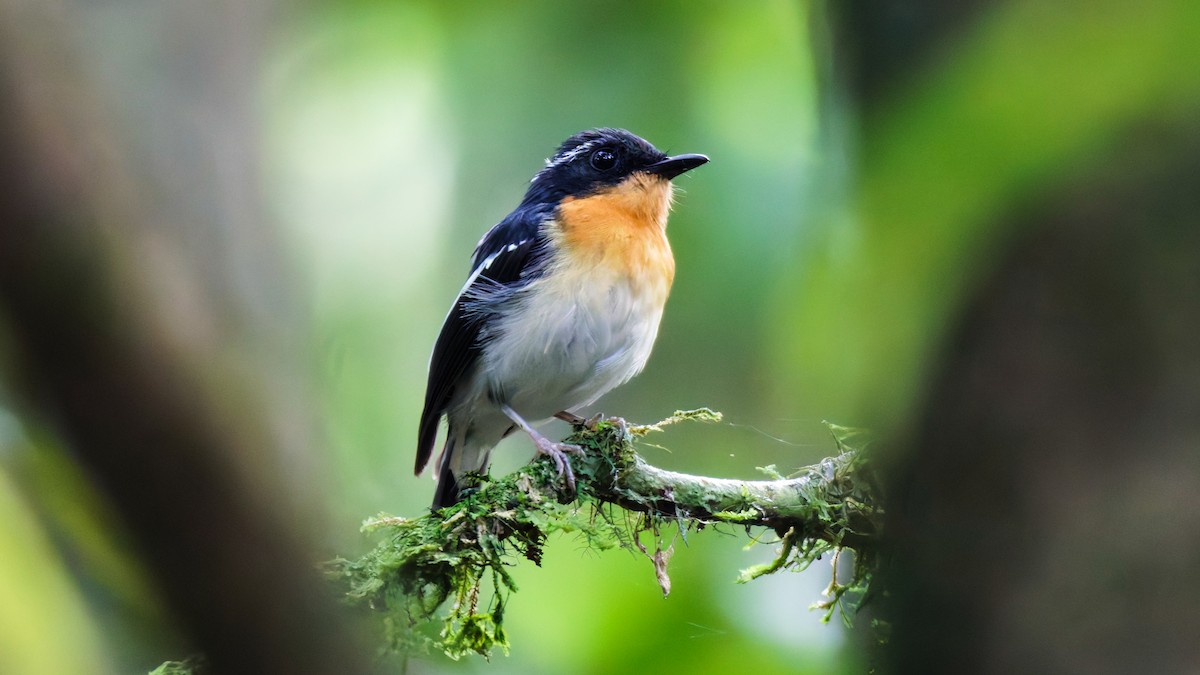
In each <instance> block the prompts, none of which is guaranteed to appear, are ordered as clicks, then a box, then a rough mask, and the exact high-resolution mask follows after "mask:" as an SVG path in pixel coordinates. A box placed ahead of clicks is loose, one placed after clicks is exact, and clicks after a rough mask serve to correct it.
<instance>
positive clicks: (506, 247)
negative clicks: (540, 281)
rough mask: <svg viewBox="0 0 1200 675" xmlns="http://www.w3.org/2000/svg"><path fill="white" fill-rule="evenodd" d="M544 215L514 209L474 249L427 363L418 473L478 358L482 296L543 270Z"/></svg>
mask: <svg viewBox="0 0 1200 675" xmlns="http://www.w3.org/2000/svg"><path fill="white" fill-rule="evenodd" d="M543 218H544V215H543V214H542V213H540V212H526V211H522V210H518V211H515V212H513V213H512V214H511V215H509V217H508V218H505V219H504V220H503V221H501V222H500V224H498V225H496V226H495V227H493V228H492V229H491V230H489V231H488V233H487V234H485V235H484V236H483V239H481V240H480V242H479V245H478V246H477V247H476V249H475V256H474V262H475V264H474V266H473V270H472V272H471V277H470V281H469V282H468V283H467V285H466V286H465V287H463V290H462V292H461V293H459V294H458V298H457V299H455V301H454V306H453V307H451V308H450V313H449V314H447V315H446V322H445V323H444V324H442V332H441V334H440V335H438V339H437V342H436V343H435V344H434V346H433V356H432V358H431V359H430V361H429V383H428V385H427V386H426V389H425V409H424V410H423V411H422V413H421V423H420V426H419V427H418V438H417V462H416V473H417V474H418V475H419V474H420V473H421V471H422V470H424V468H425V465H426V464H428V463H429V458H430V456H432V454H433V445H434V442H435V441H436V440H437V427H438V422H439V421H440V420H441V419H442V415H444V414H445V413H446V408H447V407H448V406H449V405H450V401H451V399H452V398H453V397H454V391H455V389H456V388H457V387H458V386H459V384H460V383H461V382H462V380H463V377H464V376H465V375H466V374H467V373H468V372H469V371H470V370H471V367H472V366H474V365H475V364H476V362H477V361H478V360H479V354H480V350H481V345H480V331H481V328H482V327H483V325H484V323H486V322H487V320H488V318H489V315H488V312H487V311H486V309H485V308H481V307H480V305H481V304H482V303H481V302H480V298H481V297H497V295H498V292H500V293H502V292H503V291H505V290H511V289H515V288H519V287H521V286H523V285H524V284H526V283H529V282H530V281H532V280H533V279H534V278H536V277H537V275H539V274H540V273H541V271H542V267H543V265H542V264H541V263H542V262H543V261H542V258H543V257H544V255H543V254H544V252H545V238H544V236H543V235H542V234H541V232H540V225H541V221H542V220H543Z"/></svg>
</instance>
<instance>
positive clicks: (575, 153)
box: [546, 138, 605, 168]
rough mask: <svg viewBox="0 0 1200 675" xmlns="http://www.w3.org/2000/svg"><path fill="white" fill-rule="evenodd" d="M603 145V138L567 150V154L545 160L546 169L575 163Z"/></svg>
mask: <svg viewBox="0 0 1200 675" xmlns="http://www.w3.org/2000/svg"><path fill="white" fill-rule="evenodd" d="M604 143H605V139H603V138H597V139H594V140H591V141H588V142H587V143H584V144H583V145H581V146H579V147H577V148H574V149H572V150H568V151H567V152H564V153H562V154H561V155H557V156H555V157H552V158H551V159H548V160H546V167H547V168H552V167H556V166H562V165H563V164H570V163H571V162H573V161H575V160H576V159H578V158H579V157H581V156H583V155H586V154H587V153H588V152H590V151H592V150H594V149H595V148H596V147H597V146H601V145H604Z"/></svg>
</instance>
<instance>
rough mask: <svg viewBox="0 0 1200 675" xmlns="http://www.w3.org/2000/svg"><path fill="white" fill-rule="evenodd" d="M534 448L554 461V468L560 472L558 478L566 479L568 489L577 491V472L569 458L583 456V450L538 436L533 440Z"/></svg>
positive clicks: (576, 446)
mask: <svg viewBox="0 0 1200 675" xmlns="http://www.w3.org/2000/svg"><path fill="white" fill-rule="evenodd" d="M533 444H534V446H536V447H537V451H538V452H539V453H541V454H543V455H547V456H548V457H550V459H551V460H553V461H554V468H555V469H557V470H558V477H559V478H565V479H566V481H567V487H568V488H570V490H571V492H574V491H575V472H574V471H573V470H571V460H569V459H568V458H567V455H568V454H569V453H573V454H577V455H582V454H583V448H581V447H579V446H578V445H572V444H570V443H559V442H555V441H552V440H550V439H549V438H546V437H545V436H542V435H541V434H538V435H537V436H536V437H534V439H533Z"/></svg>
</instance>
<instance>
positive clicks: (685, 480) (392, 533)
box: [328, 409, 881, 658]
mask: <svg viewBox="0 0 1200 675" xmlns="http://www.w3.org/2000/svg"><path fill="white" fill-rule="evenodd" d="M719 419H720V414H719V413H714V412H712V411H710V410H707V409H702V410H696V411H681V412H677V413H676V414H675V415H673V416H672V417H670V418H668V419H666V420H663V421H662V422H659V423H657V424H653V425H646V426H636V425H634V426H628V427H627V426H626V425H625V424H624V423H614V422H611V421H601V422H599V423H597V424H594V425H592V426H590V427H589V426H587V425H580V426H576V427H575V429H574V431H573V433H572V434H571V436H569V437H568V438H567V439H566V440H567V442H569V443H573V444H576V445H579V446H580V447H581V448H583V453H581V454H578V455H572V456H571V462H572V466H573V467H574V469H575V475H576V478H577V489H578V492H577V493H571V492H569V491H568V489H567V487H566V486H565V484H564V482H563V481H562V480H561V479H560V478H559V476H558V475H557V473H556V471H555V469H554V466H553V463H552V462H551V461H549V459H548V458H546V457H538V458H537V459H535V460H534V461H533V462H531V463H530V464H529V465H527V466H525V467H523V468H521V469H520V470H518V471H516V472H514V473H512V474H509V475H508V476H504V477H502V478H499V479H496V480H487V479H484V478H482V477H480V478H479V479H478V482H477V488H475V489H474V490H472V491H470V492H469V494H468V496H467V497H466V498H465V499H463V500H462V501H461V502H459V503H458V504H455V505H453V506H450V507H447V508H445V509H441V510H439V511H435V512H433V513H430V514H426V515H424V516H421V517H418V518H412V519H405V518H397V517H392V516H385V515H381V516H379V517H376V518H373V519H371V520H368V521H367V522H366V523H364V526H363V529H364V530H366V531H369V532H374V533H380V534H382V535H383V539H382V540H381V541H380V542H379V543H378V544H377V545H376V546H375V548H374V549H373V550H371V551H370V552H368V553H367V554H365V555H363V556H362V557H360V558H358V559H357V560H346V559H338V560H335V561H333V562H331V563H330V564H329V566H328V571H329V574H330V575H331V576H333V577H335V578H337V579H339V580H341V581H342V582H343V583H345V584H346V586H347V597H348V598H349V599H350V600H351V601H353V602H356V603H360V604H363V605H366V606H369V607H371V608H374V609H376V610H380V611H382V612H383V614H384V627H385V634H386V639H387V642H388V648H389V649H390V650H392V651H395V652H400V653H412V652H427V651H430V650H438V651H442V652H444V653H445V654H446V655H448V656H450V657H451V658H460V657H462V656H463V655H465V654H469V653H472V652H474V653H477V654H480V655H482V656H484V657H489V656H490V655H491V654H492V653H493V651H494V650H495V649H497V648H499V649H500V650H502V651H505V652H507V650H508V638H507V635H506V634H505V632H504V623H503V619H504V611H505V608H506V607H507V604H508V602H509V601H510V599H511V598H512V595H513V593H514V592H515V591H516V590H517V589H516V586H515V584H514V583H513V580H512V577H511V575H510V574H509V572H508V567H509V566H510V565H511V564H512V563H513V560H514V559H515V558H517V557H524V558H527V559H529V560H531V561H532V562H534V563H535V564H540V561H541V557H542V549H543V546H544V545H545V543H546V538H547V537H548V536H549V535H550V534H553V533H555V532H566V533H574V534H576V535H578V536H581V537H582V538H584V539H585V540H586V542H587V544H588V546H589V547H591V548H595V549H600V550H603V549H609V548H614V547H617V546H621V547H624V548H628V549H631V550H638V551H641V552H642V553H643V554H645V555H646V556H647V557H649V558H650V559H651V561H652V562H653V563H654V570H655V574H656V576H657V578H658V581H659V584H660V586H661V587H662V588H663V592H664V594H665V593H666V592H668V591H669V589H670V579H669V577H668V576H667V569H666V568H667V561H668V560H669V558H670V555H671V553H672V551H673V549H672V548H671V547H670V546H668V547H667V548H665V549H664V548H663V545H662V544H663V537H662V536H661V532H662V530H663V528H665V527H669V526H671V525H678V526H679V527H681V528H692V529H700V528H703V527H705V526H708V525H711V524H714V523H728V524H732V525H735V526H739V527H744V528H745V529H746V530H747V532H748V533H749V532H750V531H751V528H753V527H766V528H769V530H771V531H773V532H774V533H775V534H776V535H777V536H778V537H779V539H775V540H773V541H775V542H777V543H780V544H781V548H780V553H779V555H778V556H777V557H776V558H775V560H774V561H772V562H771V563H768V564H766V565H759V566H755V567H751V568H749V569H747V570H743V571H742V574H741V576H740V577H739V578H738V581H740V582H745V581H749V580H751V579H754V578H756V577H759V576H762V575H764V574H770V573H773V572H777V571H779V570H784V569H802V568H804V567H807V566H808V565H809V564H810V563H812V562H813V561H815V560H817V559H819V558H820V557H821V556H822V555H824V554H825V553H827V552H834V553H835V554H836V553H837V552H840V551H841V550H842V549H852V550H854V551H855V553H856V555H855V557H854V559H855V564H854V571H853V573H852V574H851V580H850V581H849V582H848V583H846V584H839V583H838V582H837V578H836V566H835V571H834V579H833V581H832V583H831V585H830V589H831V591H830V592H829V593H827V595H828V600H826V601H824V602H822V603H818V605H817V606H819V607H821V608H823V609H826V610H827V612H826V618H828V617H829V616H830V615H831V614H832V613H833V611H834V609H835V608H836V607H841V606H842V601H843V599H844V598H845V597H846V596H847V595H848V594H852V593H854V592H856V591H858V592H865V589H866V586H867V584H868V583H869V581H870V576H871V567H872V565H873V561H874V544H875V542H876V540H877V538H878V534H879V527H880V522H881V513H880V512H879V510H878V507H877V505H876V504H877V502H876V498H875V494H876V491H875V489H874V487H873V485H874V481H872V480H870V479H869V473H868V471H867V466H866V465H865V463H864V460H863V457H862V455H861V453H860V452H859V451H857V450H854V449H851V448H849V447H848V446H847V445H846V440H847V439H848V438H849V436H850V434H851V430H849V429H845V428H842V427H837V426H835V425H828V426H829V428H830V431H831V432H832V433H833V436H834V440H835V443H836V445H837V448H838V451H839V454H837V455H836V456H834V457H831V458H828V459H825V460H823V461H821V462H819V463H818V464H815V465H813V466H810V467H806V468H805V469H803V470H801V471H800V472H798V473H797V474H796V475H795V476H794V477H791V478H781V479H777V480H755V481H742V480H731V479H719V478H709V477H705V476H692V475H688V474H682V473H676V472H672V471H665V470H663V469H659V468H656V467H653V466H650V465H649V464H647V463H645V462H644V461H643V460H642V459H641V457H639V456H638V454H637V453H636V452H635V451H634V446H633V442H634V438H635V437H638V436H643V435H645V434H647V433H651V432H656V431H662V430H663V429H662V427H664V426H666V425H669V424H673V423H676V422H681V421H685V420H700V421H715V420H719ZM622 510H625V511H633V512H636V514H637V515H636V516H634V517H632V518H631V517H624V516H621V515H619V514H620V513H621V511H622ZM644 532H649V533H651V536H652V537H653V540H654V542H655V550H654V552H653V553H651V552H650V550H649V549H648V548H647V547H646V546H645V545H644V544H643V543H642V541H641V539H640V536H641V535H642V533H644ZM443 608H445V609H443ZM844 615H845V614H844Z"/></svg>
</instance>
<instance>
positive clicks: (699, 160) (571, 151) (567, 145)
mask: <svg viewBox="0 0 1200 675" xmlns="http://www.w3.org/2000/svg"><path fill="white" fill-rule="evenodd" d="M707 161H708V158H707V157H705V156H704V155H677V156H675V157H668V156H667V155H666V154H664V153H663V152H661V151H660V150H659V149H658V148H656V147H654V146H653V145H651V144H650V143H649V142H648V141H646V140H645V139H643V138H641V137H639V136H637V135H635V134H632V133H630V132H628V131H625V130H624V129H590V130H588V131H581V132H579V133H577V134H575V135H574V136H572V137H570V138H568V139H567V140H565V141H563V144H562V145H560V146H559V148H558V151H557V152H555V153H554V156H553V157H551V158H550V159H548V160H546V167H545V168H544V169H542V170H541V171H539V172H538V174H537V175H536V176H534V177H533V181H532V183H531V184H530V186H529V191H528V192H527V193H526V194H525V203H531V202H540V203H556V202H558V201H560V200H562V199H563V198H564V197H568V196H571V197H583V196H586V195H589V194H593V193H595V192H598V191H600V190H603V189H604V188H606V187H612V186H615V185H617V184H619V183H621V182H622V181H624V180H625V179H626V178H628V177H629V176H630V175H632V174H634V173H637V172H639V171H640V172H644V173H648V174H652V175H656V176H660V177H662V178H664V179H666V180H671V179H672V178H674V177H676V176H678V175H679V174H681V173H683V172H685V171H688V170H690V169H694V168H696V167H698V166H700V165H701V164H704V163H705V162H707Z"/></svg>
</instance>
